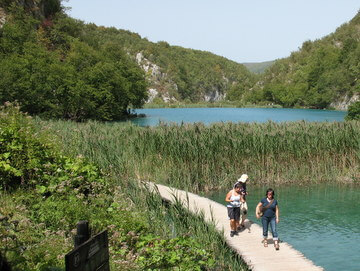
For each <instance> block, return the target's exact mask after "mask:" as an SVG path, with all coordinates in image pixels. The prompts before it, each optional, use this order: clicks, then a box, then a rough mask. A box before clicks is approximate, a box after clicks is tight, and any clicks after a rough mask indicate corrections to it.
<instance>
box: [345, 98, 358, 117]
mask: <svg viewBox="0 0 360 271" xmlns="http://www.w3.org/2000/svg"><path fill="white" fill-rule="evenodd" d="M345 120H360V101H358V102H355V103H353V104H351V105H350V106H349V109H348V113H347V115H346V117H345Z"/></svg>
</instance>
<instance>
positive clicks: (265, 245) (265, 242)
mask: <svg viewBox="0 0 360 271" xmlns="http://www.w3.org/2000/svg"><path fill="white" fill-rule="evenodd" d="M263 243H264V247H268V241H267V240H266V239H264V241H263Z"/></svg>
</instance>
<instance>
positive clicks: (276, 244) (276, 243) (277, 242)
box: [274, 241, 280, 250]
mask: <svg viewBox="0 0 360 271" xmlns="http://www.w3.org/2000/svg"><path fill="white" fill-rule="evenodd" d="M274 247H275V249H276V250H279V249H280V246H279V241H275V242H274Z"/></svg>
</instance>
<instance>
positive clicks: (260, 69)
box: [241, 60, 275, 74]
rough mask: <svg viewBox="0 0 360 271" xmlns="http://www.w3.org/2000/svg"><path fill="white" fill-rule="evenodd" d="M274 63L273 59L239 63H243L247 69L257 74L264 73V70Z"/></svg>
mask: <svg viewBox="0 0 360 271" xmlns="http://www.w3.org/2000/svg"><path fill="white" fill-rule="evenodd" d="M274 63H275V60H271V61H265V62H250V63H241V64H243V65H244V66H245V67H246V68H247V69H248V70H249V71H251V72H253V73H257V74H261V73H264V72H265V70H266V69H267V68H268V67H270V66H271V65H272V64H274Z"/></svg>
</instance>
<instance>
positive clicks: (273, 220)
mask: <svg viewBox="0 0 360 271" xmlns="http://www.w3.org/2000/svg"><path fill="white" fill-rule="evenodd" d="M274 197H275V191H274V190H273V189H272V188H269V189H268V190H266V197H265V198H263V199H262V200H261V201H260V202H259V203H258V205H257V206H256V211H255V212H256V213H255V215H256V218H258V219H259V218H260V217H261V223H262V226H263V237H264V240H263V243H264V247H267V246H268V240H267V238H268V229H269V224H270V228H271V233H272V236H273V240H274V246H275V249H276V250H279V249H280V246H279V237H278V233H277V229H276V225H277V224H278V223H279V222H280V219H279V215H280V214H279V205H278V202H277V200H276V199H275V198H274Z"/></svg>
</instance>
